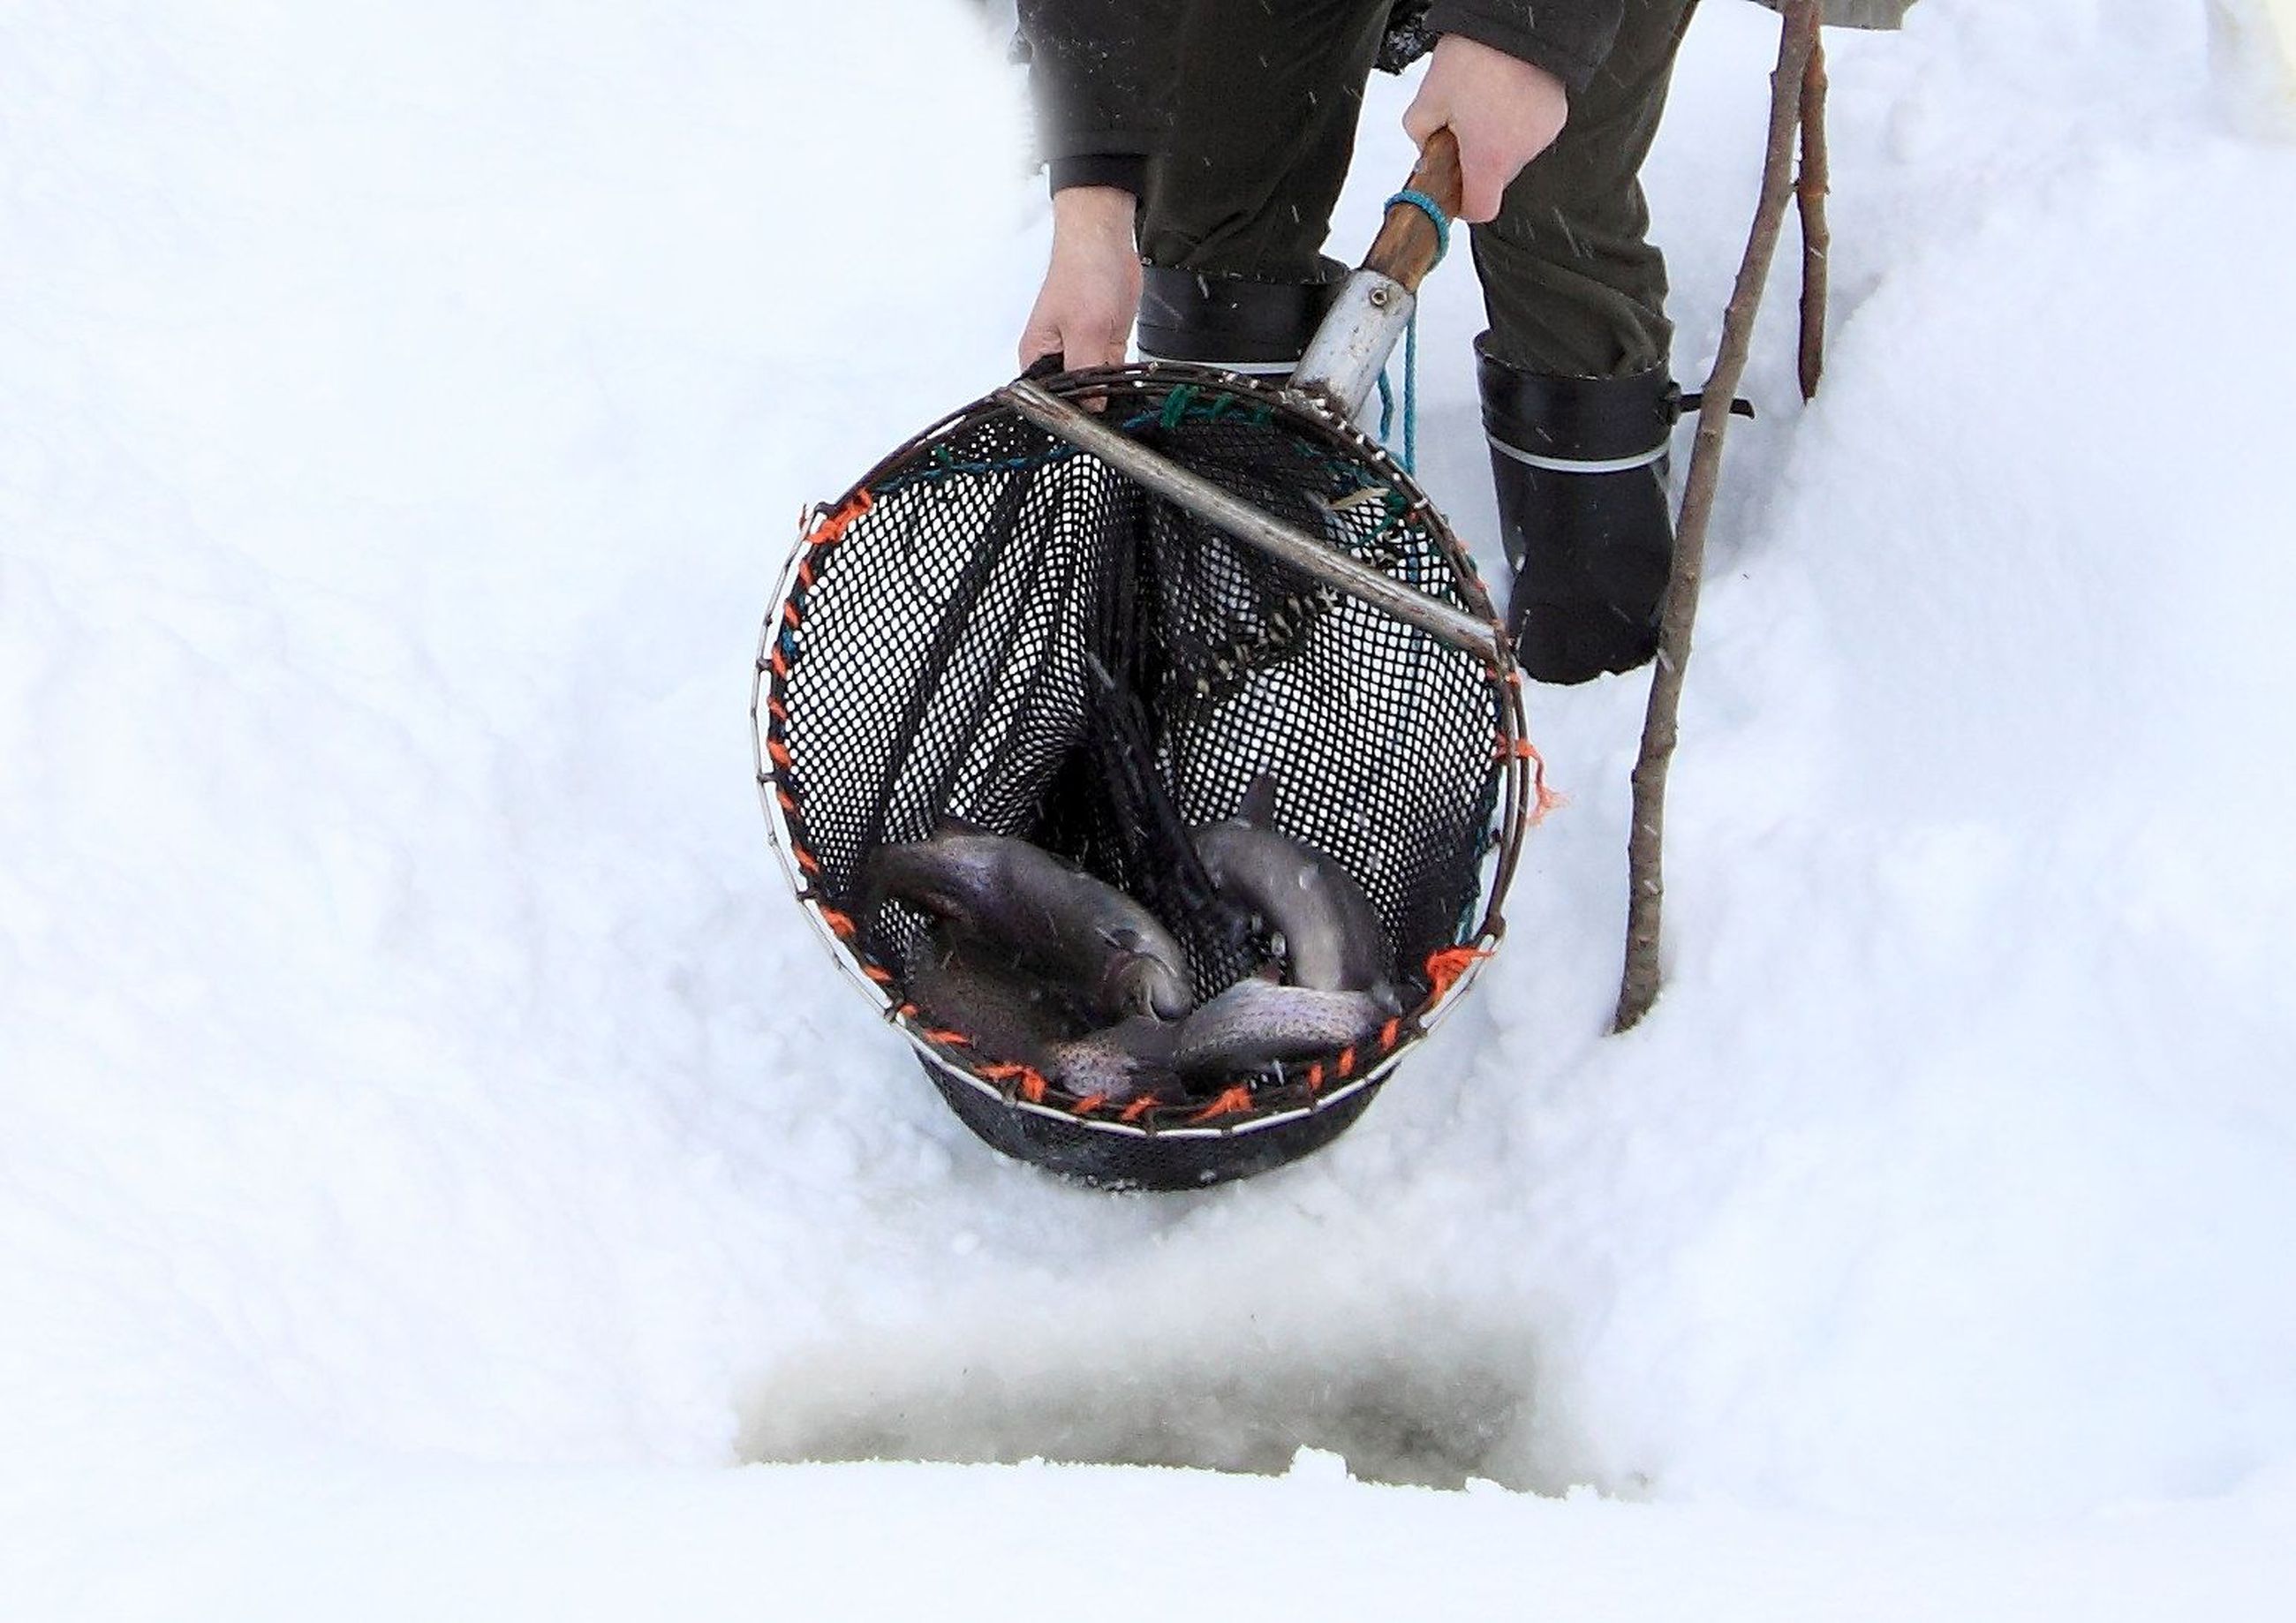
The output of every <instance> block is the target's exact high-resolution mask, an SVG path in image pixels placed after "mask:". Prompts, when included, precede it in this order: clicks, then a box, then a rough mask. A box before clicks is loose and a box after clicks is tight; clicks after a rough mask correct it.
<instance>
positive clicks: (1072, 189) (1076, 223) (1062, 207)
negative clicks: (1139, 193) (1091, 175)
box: [1053, 186, 1140, 239]
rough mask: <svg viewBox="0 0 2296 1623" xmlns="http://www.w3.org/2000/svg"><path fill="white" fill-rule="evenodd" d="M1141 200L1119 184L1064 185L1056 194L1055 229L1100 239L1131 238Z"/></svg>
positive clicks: (1054, 205) (1054, 200)
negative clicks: (1118, 185)
mask: <svg viewBox="0 0 2296 1623" xmlns="http://www.w3.org/2000/svg"><path fill="white" fill-rule="evenodd" d="M1139 212H1140V200H1139V199H1138V198H1136V197H1135V196H1133V194H1132V193H1129V192H1127V191H1124V190H1123V189H1122V188H1120V187H1117V186H1065V187H1062V189H1061V190H1060V191H1058V192H1055V193H1053V229H1054V231H1055V232H1056V233H1060V234H1075V235H1078V236H1081V237H1087V238H1093V239H1099V238H1105V237H1111V236H1116V235H1119V234H1120V235H1123V236H1125V237H1126V238H1129V237H1130V236H1131V234H1132V228H1133V223H1134V221H1135V219H1136V217H1137V216H1138V214H1139Z"/></svg>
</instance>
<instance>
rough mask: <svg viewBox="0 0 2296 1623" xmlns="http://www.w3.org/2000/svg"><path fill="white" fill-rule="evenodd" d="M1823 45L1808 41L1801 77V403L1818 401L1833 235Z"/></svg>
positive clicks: (1796, 192)
mask: <svg viewBox="0 0 2296 1623" xmlns="http://www.w3.org/2000/svg"><path fill="white" fill-rule="evenodd" d="M1825 91H1826V78H1825V39H1824V38H1823V37H1820V38H1817V39H1815V40H1812V41H1811V42H1810V47H1809V61H1808V65H1807V66H1805V67H1804V68H1803V70H1802V77H1801V178H1800V180H1798V181H1796V182H1795V183H1794V200H1795V201H1797V202H1798V203H1800V206H1801V356H1800V371H1801V398H1803V399H1805V400H1814V399H1816V398H1817V383H1818V380H1819V379H1820V378H1821V377H1823V376H1824V375H1825V299H1826V258H1825V256H1826V254H1827V252H1828V251H1829V250H1831V249H1832V248H1833V228H1832V227H1831V226H1829V225H1827V224H1826V221H1825V194H1826V193H1827V192H1828V191H1829V190H1831V189H1832V186H1833V174H1832V168H1831V165H1830V164H1829V162H1828V161H1827V158H1826V147H1825Z"/></svg>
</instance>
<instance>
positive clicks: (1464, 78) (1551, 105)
mask: <svg viewBox="0 0 2296 1623" xmlns="http://www.w3.org/2000/svg"><path fill="white" fill-rule="evenodd" d="M1569 117H1570V91H1569V90H1568V89H1566V88H1565V87H1564V86H1563V83H1562V80H1561V79H1559V78H1555V77H1554V75H1553V74H1551V73H1549V72H1548V71H1547V70H1546V69H1544V68H1539V67H1534V66H1533V65H1532V64H1530V63H1529V62H1527V61H1523V60H1522V59H1521V58H1520V57H1515V56H1509V55H1508V54H1507V53H1505V52H1504V51H1499V50H1495V49H1493V48H1492V47H1491V46H1489V45H1480V44H1478V43H1477V42H1476V41H1474V40H1472V39H1467V38H1464V37H1461V36H1460V35H1457V34H1446V35H1445V36H1443V37H1442V38H1441V39H1439V40H1438V41H1436V42H1435V54H1434V58H1433V60H1432V61H1430V62H1429V63H1428V65H1427V77H1426V78H1425V79H1424V80H1423V81H1422V82H1421V84H1420V86H1419V94H1418V95H1417V96H1416V97H1415V98H1414V99H1413V101H1412V103H1411V105H1410V107H1409V108H1408V109H1406V111H1405V112H1404V115H1403V127H1404V129H1405V131H1406V133H1407V134H1408V135H1410V136H1411V138H1412V139H1413V140H1414V141H1415V142H1417V143H1419V144H1420V145H1422V146H1424V145H1426V144H1427V138H1428V137H1429V136H1430V135H1433V134H1434V133H1435V132H1436V131H1437V130H1439V129H1445V128H1447V129H1449V130H1450V132H1451V133H1452V134H1453V135H1456V136H1457V137H1458V139H1459V178H1460V180H1461V181H1462V183H1463V184H1462V186H1461V188H1460V190H1461V196H1462V199H1463V201H1461V203H1460V207H1459V217H1460V218H1461V219H1463V220H1464V221H1466V222H1467V223H1468V224H1469V225H1481V224H1482V223H1483V222H1484V221H1486V220H1488V219H1493V218H1496V217H1497V214H1498V211H1499V198H1500V196H1501V195H1502V194H1503V193H1505V191H1506V189H1507V187H1508V185H1509V184H1511V183H1512V182H1513V179H1514V177H1515V176H1517V175H1520V174H1521V173H1522V167H1523V165H1525V164H1527V163H1529V161H1530V160H1532V159H1534V158H1536V157H1538V155H1539V154H1540V153H1541V152H1545V151H1546V149H1547V148H1548V147H1550V146H1552V145H1554V137H1555V136H1557V135H1561V134H1562V125H1563V121H1564V120H1565V119H1568V118H1569Z"/></svg>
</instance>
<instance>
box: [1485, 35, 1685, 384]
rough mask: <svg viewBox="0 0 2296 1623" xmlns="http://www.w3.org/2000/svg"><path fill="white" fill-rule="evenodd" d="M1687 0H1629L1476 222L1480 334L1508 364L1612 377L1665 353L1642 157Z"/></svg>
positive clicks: (1657, 257)
mask: <svg viewBox="0 0 2296 1623" xmlns="http://www.w3.org/2000/svg"><path fill="white" fill-rule="evenodd" d="M1695 7H1696V0H1627V8H1626V17H1625V20H1624V21H1623V22H1622V23H1621V24H1620V29H1619V37H1618V43H1617V44H1616V45H1614V46H1612V47H1611V54H1610V56H1609V58H1608V59H1607V60H1606V61H1604V62H1603V66H1602V68H1601V69H1600V70H1598V71H1597V72H1596V73H1595V79H1594V82H1593V83H1592V84H1590V85H1588V86H1587V88H1586V89H1585V90H1583V91H1581V92H1580V93H1579V94H1577V95H1575V96H1573V97H1572V98H1571V101H1570V121H1569V122H1568V123H1567V124H1565V125H1564V126H1563V129H1562V135H1561V136H1560V137H1559V138H1558V139H1557V140H1556V141H1555V143H1554V146H1552V147H1551V148H1549V149H1548V150H1547V151H1546V152H1545V153H1543V154H1541V155H1540V156H1539V157H1538V158H1536V159H1534V160H1531V162H1530V164H1529V166H1528V167H1527V168H1524V170H1523V172H1522V173H1521V175H1520V176H1517V177H1516V178H1515V182H1514V184H1513V185H1511V186H1509V187H1508V188H1507V191H1506V197H1505V201H1504V203H1503V205H1502V206H1501V208H1500V210H1499V217H1498V218H1497V219H1496V220H1494V221H1492V222H1491V223H1490V224H1489V225H1478V226H1476V227H1475V228H1474V250H1475V269H1476V271H1477V273H1478V274H1479V275H1480V276H1481V277H1482V283H1483V299H1484V304H1485V306H1486V307H1487V308H1488V310H1489V313H1490V324H1491V332H1490V339H1489V341H1488V345H1487V346H1486V347H1487V348H1488V349H1489V350H1490V351H1491V352H1492V353H1493V354H1495V355H1497V357H1498V358H1499V359H1501V360H1503V361H1505V362H1506V363H1507V364H1509V365H1514V366H1521V367H1525V368H1528V369H1529V370H1532V371H1536V372H1543V373H1558V374H1562V375H1565V376H1570V377H1582V378H1608V377H1624V376H1628V375H1630V374H1632V373H1639V372H1646V371H1648V370H1649V369H1650V368H1652V367H1653V366H1661V365H1665V364H1666V360H1667V351H1668V347H1669V343H1670V342H1671V340H1672V338H1673V329H1672V328H1671V327H1670V326H1669V324H1668V323H1667V319H1666V261H1665V259H1664V258H1663V257H1661V254H1660V253H1659V250H1658V249H1657V248H1656V247H1655V246H1654V245H1653V244H1652V242H1651V241H1650V238H1649V232H1650V209H1649V206H1648V204H1647V203H1646V202H1645V201H1644V198H1643V189H1642V182H1641V180H1640V179H1639V176H1640V174H1641V172H1642V167H1643V160H1644V159H1645V158H1647V157H1648V156H1649V155H1650V149H1651V143H1652V140H1653V139H1654V138H1655V137H1656V135H1657V134H1658V127H1659V119H1660V118H1661V115H1662V114H1663V113H1664V112H1665V111H1666V93H1667V86H1668V83H1669V80H1670V78H1672V75H1673V71H1674V57H1675V52H1676V49H1677V46H1679V45H1680V44H1681V43H1682V34H1683V30H1684V29H1685V28H1686V27H1687V26H1688V24H1689V21H1690V15H1691V12H1693V10H1694V9H1695Z"/></svg>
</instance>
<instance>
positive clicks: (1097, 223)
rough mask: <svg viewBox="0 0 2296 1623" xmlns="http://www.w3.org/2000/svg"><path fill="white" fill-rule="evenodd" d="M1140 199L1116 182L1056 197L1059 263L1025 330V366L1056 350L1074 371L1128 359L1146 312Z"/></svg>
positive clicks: (1054, 264) (1055, 232) (1065, 365)
mask: <svg viewBox="0 0 2296 1623" xmlns="http://www.w3.org/2000/svg"><path fill="white" fill-rule="evenodd" d="M1138 208H1139V204H1138V201H1137V200H1136V199H1135V198H1134V197H1133V195H1132V193H1129V192H1126V191H1123V190H1120V189H1119V188H1118V187H1115V186H1070V187H1067V188H1065V189H1063V190H1062V191H1060V192H1057V193H1054V195H1053V262H1052V265H1051V266H1050V268H1048V269H1047V270H1046V272H1045V285H1044V286H1043V288H1042V289H1040V290H1039V291H1038V292H1037V307H1036V308H1035V309H1033V310H1031V311H1029V324H1028V325H1027V326H1026V327H1023V328H1022V329H1021V371H1023V372H1026V371H1028V370H1029V367H1030V366H1031V365H1035V364H1036V362H1037V361H1038V360H1040V359H1042V358H1043V357H1046V356H1048V355H1057V356H1059V357H1061V365H1062V367H1063V368H1065V369H1066V370H1068V371H1070V372H1074V371H1076V370H1078V368H1080V367H1085V366H1114V365H1120V364H1121V363H1122V362H1123V359H1124V347H1125V345H1126V344H1127V343H1128V341H1130V340H1131V337H1132V323H1133V319H1134V317H1136V316H1138V315H1139V314H1140V250H1139V249H1138V248H1137V247H1136V245H1135V243H1134V241H1133V216H1134V214H1135V213H1136V211H1137V209H1138Z"/></svg>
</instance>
